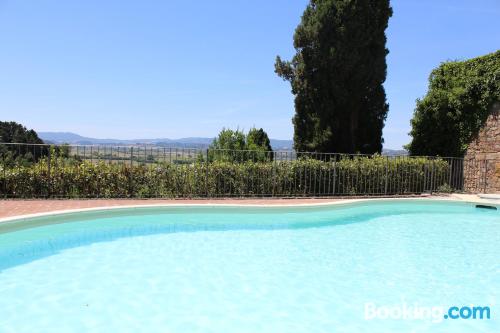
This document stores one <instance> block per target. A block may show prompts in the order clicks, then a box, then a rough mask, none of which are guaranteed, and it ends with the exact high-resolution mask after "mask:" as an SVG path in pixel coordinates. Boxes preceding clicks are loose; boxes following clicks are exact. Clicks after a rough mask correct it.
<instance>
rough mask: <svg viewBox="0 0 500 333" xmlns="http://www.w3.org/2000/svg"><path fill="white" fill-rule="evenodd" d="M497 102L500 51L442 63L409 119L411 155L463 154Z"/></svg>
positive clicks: (498, 96)
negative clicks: (410, 126) (465, 59)
mask: <svg viewBox="0 0 500 333" xmlns="http://www.w3.org/2000/svg"><path fill="white" fill-rule="evenodd" d="M498 101H500V50H499V51H496V52H494V53H491V54H488V55H486V56H482V57H479V58H474V59H471V60H467V61H451V62H445V63H442V64H441V65H440V66H439V67H438V68H436V69H434V70H433V71H432V73H431V75H430V77H429V91H428V92H427V95H426V96H425V97H424V98H422V99H420V100H417V107H416V109H415V113H414V116H413V119H412V120H411V125H412V130H411V132H410V134H411V136H412V141H411V143H410V144H409V145H408V146H407V147H406V148H407V149H408V150H409V152H410V154H411V155H439V156H463V155H464V153H465V151H466V150H467V146H468V144H469V143H470V142H471V141H472V139H473V138H474V136H475V135H476V134H477V133H478V131H479V129H480V128H481V127H482V126H483V124H484V122H485V121H486V118H487V117H488V113H489V112H490V108H491V106H492V105H493V103H495V102H498Z"/></svg>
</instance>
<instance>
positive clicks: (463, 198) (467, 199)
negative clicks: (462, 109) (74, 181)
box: [0, 194, 500, 223]
mask: <svg viewBox="0 0 500 333" xmlns="http://www.w3.org/2000/svg"><path fill="white" fill-rule="evenodd" d="M312 200H314V199H312ZM407 200H412V201H420V200H423V201H429V200H430V201H443V202H446V201H448V202H462V203H470V204H488V205H493V206H496V207H500V202H495V201H494V200H487V199H484V198H480V197H479V196H477V195H469V194H452V195H450V196H430V195H429V196H419V197H416V196H412V197H376V198H373V197H372V198H355V199H335V198H332V201H326V202H324V201H323V202H308V203H297V202H290V203H273V204H270V203H269V200H265V199H264V200H262V203H248V202H246V203H245V199H242V200H241V202H235V201H236V200H235V201H232V202H223V200H221V203H218V202H217V203H216V202H213V201H211V202H207V203H202V202H199V201H196V202H193V203H187V202H183V203H173V202H168V203H155V204H132V205H112V206H111V205H110V206H98V207H87V208H75V209H59V210H53V211H46V212H40V213H31V214H22V215H13V216H8V217H3V218H0V223H2V222H13V221H23V220H29V219H33V218H37V217H48V216H55V215H64V214H73V213H83V212H93V211H103V212H105V211H111V210H120V209H122V210H124V209H139V208H162V207H164V208H168V207H263V208H264V207H270V208H272V207H274V208H279V207H324V206H338V205H345V204H351V203H358V202H359V203H362V202H374V201H375V202H377V201H407ZM253 201H255V200H253Z"/></svg>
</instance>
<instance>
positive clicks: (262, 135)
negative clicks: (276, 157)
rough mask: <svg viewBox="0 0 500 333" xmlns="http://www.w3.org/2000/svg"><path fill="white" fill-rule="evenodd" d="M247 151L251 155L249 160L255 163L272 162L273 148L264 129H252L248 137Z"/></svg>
mask: <svg viewBox="0 0 500 333" xmlns="http://www.w3.org/2000/svg"><path fill="white" fill-rule="evenodd" d="M246 149H247V150H250V151H252V152H255V153H250V156H249V159H250V160H253V161H272V160H273V153H272V152H273V148H271V141H270V140H269V137H268V136H267V133H266V132H265V131H264V130H263V129H262V128H259V129H256V128H255V127H254V128H251V129H250V131H248V134H247V137H246Z"/></svg>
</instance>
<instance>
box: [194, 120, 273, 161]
mask: <svg viewBox="0 0 500 333" xmlns="http://www.w3.org/2000/svg"><path fill="white" fill-rule="evenodd" d="M208 154H209V160H210V161H214V160H217V161H226V162H244V161H249V160H250V161H254V162H258V161H260V162H262V161H271V160H272V159H273V153H272V148H271V143H270V140H269V137H268V136H267V133H266V132H265V131H264V130H263V129H262V128H260V129H256V128H252V129H250V131H249V132H248V134H247V135H245V133H243V132H242V131H240V130H236V131H233V130H231V129H226V128H223V129H222V131H221V132H220V133H219V135H218V136H217V138H215V139H214V141H213V142H212V144H211V145H210V147H209V149H208ZM199 160H202V158H201V157H199Z"/></svg>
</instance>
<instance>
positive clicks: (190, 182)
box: [0, 156, 451, 198]
mask: <svg viewBox="0 0 500 333" xmlns="http://www.w3.org/2000/svg"><path fill="white" fill-rule="evenodd" d="M450 172H451V171H450V166H449V164H448V163H447V162H446V161H444V160H442V159H434V160H432V159H426V158H387V157H382V156H373V157H355V158H342V159H340V160H338V161H334V160H332V161H319V160H316V159H299V160H295V161H275V162H253V161H247V162H243V163H232V162H226V161H215V162H210V163H207V162H195V163H192V164H168V163H167V164H155V165H153V166H145V165H133V166H131V165H125V164H112V163H104V162H99V163H91V162H89V161H83V162H82V161H70V160H68V159H63V158H54V159H53V160H52V161H51V162H50V164H49V163H48V161H47V160H46V159H41V160H40V161H38V162H37V163H34V164H32V165H29V166H26V165H17V166H15V167H8V166H2V167H0V191H1V192H0V193H2V195H3V196H7V197H21V198H35V197H47V196H58V197H73V198H76V197H92V198H115V197H119V198H134V197H138V198H150V197H158V198H175V197H220V196H281V197H289V196H325V195H369V194H376V195H384V194H388V195H389V194H409V193H421V192H424V191H428V190H435V189H436V188H438V187H439V186H442V185H445V184H447V181H448V179H449V175H450Z"/></svg>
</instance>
